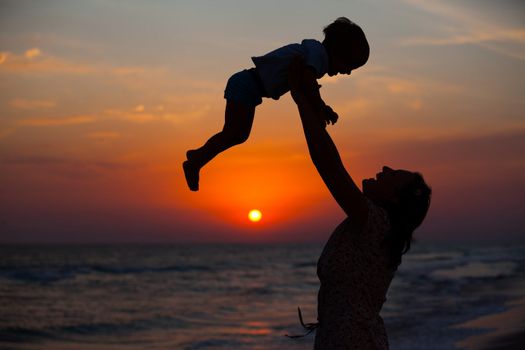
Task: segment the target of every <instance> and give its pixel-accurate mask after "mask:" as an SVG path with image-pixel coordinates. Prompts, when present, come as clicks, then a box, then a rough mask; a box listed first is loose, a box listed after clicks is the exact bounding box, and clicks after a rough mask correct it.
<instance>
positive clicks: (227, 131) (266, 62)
mask: <svg viewBox="0 0 525 350" xmlns="http://www.w3.org/2000/svg"><path fill="white" fill-rule="evenodd" d="M323 32H324V35H325V38H324V40H323V42H322V43H321V42H319V41H317V40H314V39H305V40H303V41H302V42H301V43H300V44H290V45H286V46H283V47H281V48H279V49H277V50H274V51H272V52H269V53H267V54H266V55H264V56H260V57H252V61H253V63H254V64H255V67H254V68H250V69H247V70H243V71H241V72H238V73H235V74H234V75H232V76H231V77H230V79H229V80H228V83H227V84H226V89H225V91H224V98H225V99H226V112H225V122H224V127H223V129H222V131H220V132H219V133H217V134H215V135H213V136H212V137H210V139H208V141H207V142H206V143H205V144H204V145H203V146H202V147H200V148H198V149H195V150H189V151H187V152H186V158H187V160H186V161H185V162H184V163H183V164H182V165H183V170H184V175H185V177H186V182H187V183H188V186H189V188H190V190H192V191H198V190H199V171H200V169H201V168H202V167H203V166H204V165H206V164H207V163H208V162H209V161H210V160H212V159H213V158H214V157H215V156H216V155H217V154H219V153H221V152H222V151H224V150H226V149H228V148H230V147H232V146H234V145H238V144H241V143H243V142H244V141H246V140H247V139H248V136H249V135H250V131H251V128H252V123H253V118H254V116H255V107H257V106H258V105H260V104H261V103H262V98H263V97H270V98H273V99H274V100H278V99H279V97H281V96H282V95H284V94H285V93H287V92H288V91H290V88H289V86H288V67H289V65H290V63H291V62H292V59H293V58H294V57H296V56H301V57H302V59H303V60H304V64H305V65H306V67H307V69H306V73H305V77H304V79H305V80H310V79H314V80H317V79H320V78H321V77H323V76H324V75H325V74H328V75H329V76H334V75H336V74H350V73H351V72H352V70H354V69H357V68H359V67H361V66H362V65H364V64H365V63H366V61H367V60H368V56H369V53H370V48H369V46H368V42H367V40H366V37H365V34H364V32H363V30H362V29H361V28H360V27H359V26H358V25H357V24H355V23H353V22H352V21H350V20H349V19H348V18H346V17H340V18H338V19H336V20H335V21H334V22H332V23H331V24H329V25H328V26H327V27H325V28H324V30H323ZM308 85H309V86H315V84H314V85H311V84H308ZM308 95H309V98H310V101H311V103H312V105H313V106H314V107H315V108H316V109H317V111H318V112H320V113H319V115H322V116H323V118H324V120H322V121H321V122H323V123H324V124H325V125H326V124H330V123H332V124H334V123H335V122H336V121H337V119H338V116H337V114H336V113H335V112H334V111H333V110H332V109H331V108H330V107H329V106H328V105H326V104H325V103H324V101H323V100H322V98H321V95H320V93H319V88H317V89H311V90H310V91H308Z"/></svg>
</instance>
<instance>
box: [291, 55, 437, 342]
mask: <svg viewBox="0 0 525 350" xmlns="http://www.w3.org/2000/svg"><path fill="white" fill-rule="evenodd" d="M303 70H304V64H303V62H302V60H301V58H299V57H297V58H295V59H294V60H293V62H292V64H291V66H290V71H289V83H290V87H291V94H292V97H293V99H294V101H295V103H296V104H297V106H298V109H299V113H300V116H301V122H302V125H303V130H304V134H305V137H306V141H307V144H308V150H309V153H310V157H311V159H312V162H313V163H314V165H315V167H316V168H317V171H318V172H319V175H320V176H321V178H322V179H323V181H324V183H325V184H326V186H327V188H328V190H329V191H330V193H331V194H332V196H333V197H334V199H335V200H336V202H337V203H338V204H339V206H340V207H341V209H343V211H344V212H345V213H346V214H347V216H348V217H347V218H346V219H345V220H344V221H343V222H342V223H341V224H340V225H339V226H338V227H337V228H336V229H335V231H334V232H333V233H332V235H331V236H330V238H329V240H328V242H327V243H326V245H325V247H324V249H323V252H322V254H321V256H320V258H319V261H318V263H317V275H318V277H319V280H320V282H321V286H320V289H319V294H318V310H317V313H318V316H317V320H318V323H317V332H316V336H315V347H314V348H315V350H321V349H327V350H339V349H341V350H342V349H359V350H373V349H382V350H384V349H388V339H387V335H386V331H385V327H384V324H383V320H382V318H381V316H380V315H379V312H380V310H381V307H382V306H383V303H384V301H385V300H386V298H385V297H386V293H387V291H388V288H389V286H390V282H391V281H392V278H393V277H394V274H395V272H396V270H397V267H398V266H399V264H400V263H401V256H402V255H403V254H404V253H406V252H407V251H408V250H409V249H410V242H411V239H412V233H413V232H414V230H415V229H416V228H417V227H418V226H419V225H420V224H421V222H422V221H423V219H424V218H425V215H426V213H427V211H428V208H429V205H430V197H431V189H430V187H429V186H428V185H427V184H426V183H425V181H424V180H423V177H422V176H421V174H419V173H415V172H411V171H407V170H394V169H391V168H389V167H387V166H384V167H383V169H382V171H381V172H379V173H378V174H377V175H376V177H375V178H371V179H366V180H363V182H362V191H361V190H360V189H359V188H358V187H357V185H356V184H355V182H354V180H353V179H352V177H351V176H350V174H349V173H348V172H347V171H346V169H345V168H344V166H343V163H342V161H341V158H340V156H339V152H338V150H337V148H336V147H335V145H334V143H333V141H332V139H331V138H330V135H329V134H328V133H327V132H326V130H325V126H326V125H325V122H324V119H323V118H322V117H321V116H318V115H317V114H316V110H315V108H314V107H313V106H312V105H311V104H310V102H309V101H308V98H307V96H308V95H307V94H306V93H305V91H307V89H311V88H313V87H317V83H316V82H315V81H314V80H308V78H306V77H307V75H305V74H303Z"/></svg>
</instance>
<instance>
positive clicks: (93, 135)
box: [86, 131, 120, 140]
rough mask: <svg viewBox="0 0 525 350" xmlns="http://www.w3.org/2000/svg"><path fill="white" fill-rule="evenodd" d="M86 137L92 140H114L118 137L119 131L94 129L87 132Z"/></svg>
mask: <svg viewBox="0 0 525 350" xmlns="http://www.w3.org/2000/svg"><path fill="white" fill-rule="evenodd" d="M86 137H88V138H90V139H94V140H115V139H118V138H120V133H118V132H115V131H94V132H90V133H88V134H87V135H86Z"/></svg>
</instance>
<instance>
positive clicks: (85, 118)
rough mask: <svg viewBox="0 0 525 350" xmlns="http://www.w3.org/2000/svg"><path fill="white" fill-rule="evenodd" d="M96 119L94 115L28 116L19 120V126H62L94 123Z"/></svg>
mask: <svg viewBox="0 0 525 350" xmlns="http://www.w3.org/2000/svg"><path fill="white" fill-rule="evenodd" d="M94 121H96V118H95V117H94V116H89V115H79V116H72V117H66V118H51V117H47V118H28V119H23V120H20V121H19V122H18V125H19V126H34V127H46V126H61V125H76V124H86V123H93V122H94Z"/></svg>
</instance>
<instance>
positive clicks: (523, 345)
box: [456, 298, 525, 350]
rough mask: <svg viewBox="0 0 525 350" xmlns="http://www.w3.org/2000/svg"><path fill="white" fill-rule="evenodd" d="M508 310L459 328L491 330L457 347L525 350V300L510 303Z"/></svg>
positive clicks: (475, 349)
mask: <svg viewBox="0 0 525 350" xmlns="http://www.w3.org/2000/svg"><path fill="white" fill-rule="evenodd" d="M507 306H508V307H509V309H508V310H506V311H504V312H501V313H497V314H492V315H487V316H483V317H480V318H477V319H475V320H472V321H468V322H466V323H463V324H461V325H459V326H457V327H460V328H471V329H486V330H489V331H488V332H487V333H485V334H481V335H475V336H471V337H468V338H466V339H464V340H462V341H460V342H459V343H457V344H456V345H457V346H458V348H460V349H466V350H523V349H525V298H523V299H520V300H516V301H513V302H510V303H509V304H508V305H507Z"/></svg>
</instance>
